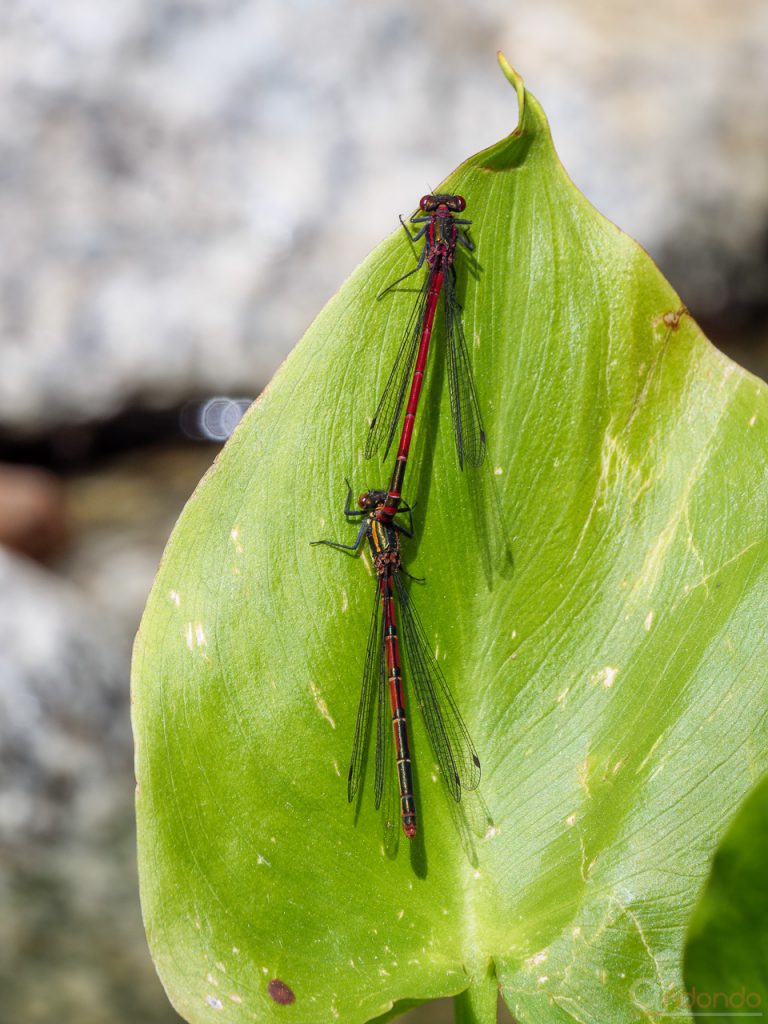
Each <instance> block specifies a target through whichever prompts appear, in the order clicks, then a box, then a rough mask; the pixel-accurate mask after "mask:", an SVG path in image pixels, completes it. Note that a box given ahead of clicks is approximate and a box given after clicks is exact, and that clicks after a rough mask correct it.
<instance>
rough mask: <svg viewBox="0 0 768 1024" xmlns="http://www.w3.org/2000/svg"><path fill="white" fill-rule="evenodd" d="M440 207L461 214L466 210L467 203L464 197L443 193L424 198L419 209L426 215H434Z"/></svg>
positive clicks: (420, 201)
mask: <svg viewBox="0 0 768 1024" xmlns="http://www.w3.org/2000/svg"><path fill="white" fill-rule="evenodd" d="M439 206H446V207H447V208H448V209H449V210H450V211H451V213H461V211H462V210H466V208H467V201H466V199H465V198H464V196H452V195H448V194H447V193H443V192H435V193H434V194H432V195H428V196H422V197H421V199H420V200H419V209H421V210H423V212H424V213H434V211H435V210H436V209H437V208H438V207H439Z"/></svg>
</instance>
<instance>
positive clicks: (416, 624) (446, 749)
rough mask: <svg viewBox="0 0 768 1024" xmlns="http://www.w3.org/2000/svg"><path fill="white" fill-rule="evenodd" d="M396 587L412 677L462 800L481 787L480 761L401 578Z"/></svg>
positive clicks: (443, 767) (444, 767) (440, 759)
mask: <svg viewBox="0 0 768 1024" xmlns="http://www.w3.org/2000/svg"><path fill="white" fill-rule="evenodd" d="M395 586H396V588H397V596H398V602H399V606H400V632H401V635H402V637H403V652H404V657H405V659H406V662H407V665H408V669H409V677H410V680H411V682H412V684H413V689H414V692H415V694H416V700H417V701H418V703H419V707H420V708H421V713H422V715H423V716H424V724H425V725H426V727H427V734H428V735H429V740H430V743H431V744H432V750H433V751H434V754H435V758H436V759H437V763H438V764H439V766H440V771H441V772H442V775H443V778H444V779H445V782H446V785H447V786H448V789H449V790H450V793H451V795H452V796H453V798H454V800H460V799H461V790H462V788H463V789H476V788H477V787H478V785H479V784H480V758H479V757H478V756H477V751H476V750H475V745H474V743H473V742H472V739H471V738H470V735H469V732H468V731H467V727H466V725H465V724H464V721H463V719H462V717H461V715H460V714H459V709H458V708H457V706H456V701H455V700H454V699H453V696H452V694H451V691H450V690H449V689H448V684H447V683H446V681H445V679H444V677H443V673H442V672H441V671H440V666H439V665H438V664H437V662H436V661H435V658H434V655H433V654H432V652H431V651H430V649H429V643H428V641H427V637H426V634H425V633H424V627H423V626H422V624H421V621H420V620H419V617H418V615H417V614H416V609H415V608H414V607H413V604H412V603H411V599H410V597H409V596H408V591H407V590H406V589H405V586H404V584H403V581H402V579H401V577H400V576H399V575H398V576H396V577H395Z"/></svg>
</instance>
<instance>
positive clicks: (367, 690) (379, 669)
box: [347, 585, 384, 803]
mask: <svg viewBox="0 0 768 1024" xmlns="http://www.w3.org/2000/svg"><path fill="white" fill-rule="evenodd" d="M383 657H384V646H383V637H382V621H381V602H380V601H379V589H378V585H377V587H376V594H375V600H374V602H373V613H372V615H371V625H370V629H369V632H368V647H367V649H366V653H365V668H364V669H363V686H362V689H361V691H360V703H359V704H358V706H357V724H356V726H355V738H354V740H353V741H352V757H351V758H350V762H349V776H348V778H347V797H348V799H349V801H350V803H351V802H352V800H353V799H354V796H355V793H356V792H357V790H358V788H359V786H360V779H361V778H362V775H363V768H364V766H365V762H366V754H367V752H368V739H369V736H370V732H371V729H370V726H371V714H372V713H373V698H374V694H375V693H376V690H377V688H380V687H381V686H383V683H384V680H383V675H382V673H383V661H382V659H383ZM377 758H378V750H377ZM376 770H377V773H378V763H377V768H376Z"/></svg>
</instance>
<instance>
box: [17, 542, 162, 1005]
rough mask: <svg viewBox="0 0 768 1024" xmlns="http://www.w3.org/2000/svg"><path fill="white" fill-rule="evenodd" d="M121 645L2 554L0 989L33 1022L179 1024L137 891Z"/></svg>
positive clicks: (44, 578) (68, 593) (98, 620)
mask: <svg viewBox="0 0 768 1024" xmlns="http://www.w3.org/2000/svg"><path fill="white" fill-rule="evenodd" d="M128 658H129V650H128V643H127V642H126V639H123V638H121V637H120V636H119V635H116V634H113V633H112V631H111V630H110V628H109V624H108V622H105V620H104V616H103V615H101V614H98V613H97V611H96V609H94V608H91V607H89V606H88V605H86V604H85V603H84V602H83V601H82V600H81V599H80V597H79V595H78V594H77V592H76V591H74V590H73V589H72V588H71V587H70V586H68V585H66V584H63V583H61V582H59V581H57V580H56V578H55V577H53V576H52V575H51V574H50V573H48V572H47V571H45V570H43V569H41V568H39V567H36V566H34V565H33V564H32V563H31V562H27V561H25V560H22V559H19V558H16V557H14V556H11V555H10V554H8V553H7V552H5V551H3V550H2V549H0V988H2V992H3V1000H2V1003H3V1011H2V1017H3V1019H4V1020H9V1021H24V1024H60V1022H62V1021H78V1022H81V1024H120V1022H125V1024H134V1022H135V1021H137V1020H141V1021H147V1022H150V1024H154V1022H157V1024H161V1022H164V1021H168V1022H170V1021H172V1020H175V1019H177V1018H176V1016H175V1014H174V1013H173V1012H172V1011H171V1009H170V1007H169V1005H168V1002H167V1000H166V998H165V996H164V994H163V992H162V989H161V987H160V984H159V982H158V980H157V978H156V976H155V974H154V969H153V967H152V964H151V961H150V959H149V954H148V952H147V948H146V942H145V939H144V934H143V929H142V924H141V919H140V913H139V905H138V894H137V879H136V866H135V838H134V829H133V771H132V754H131V737H130V727H129V721H128V705H129V698H128Z"/></svg>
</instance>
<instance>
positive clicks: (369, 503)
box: [357, 491, 387, 511]
mask: <svg viewBox="0 0 768 1024" xmlns="http://www.w3.org/2000/svg"><path fill="white" fill-rule="evenodd" d="M386 498H387V492H386V491H364V492H363V494H361V495H360V497H359V498H358V499H357V504H358V505H359V507H360V508H362V509H365V510H366V511H369V510H370V509H374V508H376V507H377V505H383V504H384V502H385V501H386Z"/></svg>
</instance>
